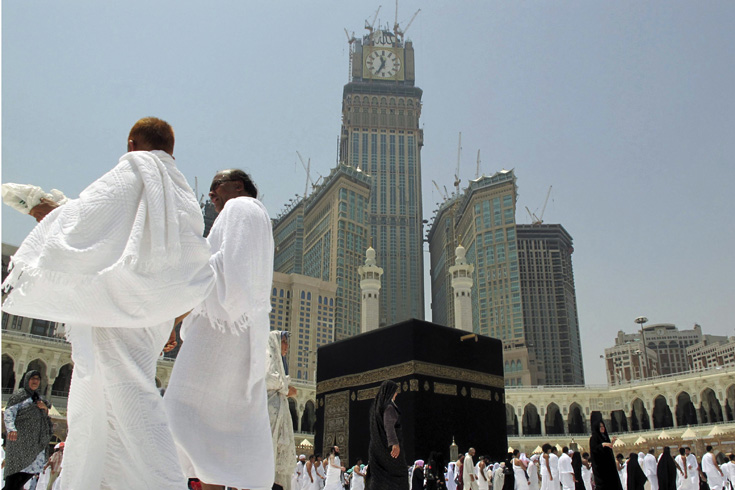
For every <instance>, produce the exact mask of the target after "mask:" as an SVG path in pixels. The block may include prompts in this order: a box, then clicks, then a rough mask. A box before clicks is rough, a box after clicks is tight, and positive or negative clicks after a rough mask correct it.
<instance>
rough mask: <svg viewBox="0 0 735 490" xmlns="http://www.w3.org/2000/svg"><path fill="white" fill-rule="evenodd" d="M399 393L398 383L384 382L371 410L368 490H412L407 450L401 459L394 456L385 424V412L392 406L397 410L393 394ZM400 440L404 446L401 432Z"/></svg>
mask: <svg viewBox="0 0 735 490" xmlns="http://www.w3.org/2000/svg"><path fill="white" fill-rule="evenodd" d="M397 391H398V385H397V384H396V383H395V381H392V380H386V381H383V383H382V384H381V385H380V388H379V389H378V394H377V395H375V400H374V401H373V405H372V407H370V445H369V447H368V456H369V461H368V470H367V471H368V472H367V476H366V479H365V483H366V488H367V490H408V478H406V476H407V475H406V468H407V466H408V465H407V464H406V455H405V451H404V448H403V447H401V451H400V453H399V455H398V457H397V458H394V457H392V456H391V455H390V452H391V448H390V447H389V446H388V437H387V436H386V434H385V425H384V423H383V415H384V414H385V409H386V408H388V407H389V406H391V405H392V406H394V407H395V404H394V403H393V395H394V394H395V393H396V392H397ZM397 408H398V407H396V410H397ZM398 413H399V414H400V412H398ZM398 438H399V446H402V444H401V442H402V441H400V438H401V434H400V433H398Z"/></svg>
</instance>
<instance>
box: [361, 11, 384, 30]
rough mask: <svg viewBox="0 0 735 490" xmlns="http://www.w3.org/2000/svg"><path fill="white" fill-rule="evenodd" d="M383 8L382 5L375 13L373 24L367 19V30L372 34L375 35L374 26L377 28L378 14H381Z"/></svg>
mask: <svg viewBox="0 0 735 490" xmlns="http://www.w3.org/2000/svg"><path fill="white" fill-rule="evenodd" d="M381 7H382V5H378V10H376V11H375V15H374V16H373V21H372V22H368V21H367V19H365V29H367V30H368V32H369V33H370V34H372V33H373V28H374V27H373V26H375V21H376V20H377V19H378V14H379V13H380V8H381Z"/></svg>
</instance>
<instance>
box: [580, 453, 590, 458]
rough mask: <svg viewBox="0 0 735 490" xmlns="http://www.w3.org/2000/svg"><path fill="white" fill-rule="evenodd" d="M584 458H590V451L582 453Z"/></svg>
mask: <svg viewBox="0 0 735 490" xmlns="http://www.w3.org/2000/svg"><path fill="white" fill-rule="evenodd" d="M582 457H583V458H584V459H590V453H582Z"/></svg>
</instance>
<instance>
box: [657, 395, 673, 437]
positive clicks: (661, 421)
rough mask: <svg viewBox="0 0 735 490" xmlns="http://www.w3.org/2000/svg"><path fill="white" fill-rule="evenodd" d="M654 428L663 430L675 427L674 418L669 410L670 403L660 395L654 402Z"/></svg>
mask: <svg viewBox="0 0 735 490" xmlns="http://www.w3.org/2000/svg"><path fill="white" fill-rule="evenodd" d="M652 418H653V428H654V429H663V428H666V427H673V426H674V417H673V416H672V414H671V409H670V408H669V402H667V401H666V398H665V397H664V396H663V395H658V396H657V397H656V398H654V400H653V417H652Z"/></svg>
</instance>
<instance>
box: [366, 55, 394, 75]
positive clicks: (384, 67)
mask: <svg viewBox="0 0 735 490" xmlns="http://www.w3.org/2000/svg"><path fill="white" fill-rule="evenodd" d="M365 66H367V68H368V70H370V73H371V74H372V76H373V77H374V78H394V77H395V76H396V75H397V74H398V73H399V72H400V71H401V59H400V58H399V57H398V55H397V54H396V53H394V52H393V51H391V50H389V49H380V48H378V49H375V50H373V51H371V52H370V54H368V56H367V59H366V60H365Z"/></svg>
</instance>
